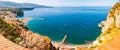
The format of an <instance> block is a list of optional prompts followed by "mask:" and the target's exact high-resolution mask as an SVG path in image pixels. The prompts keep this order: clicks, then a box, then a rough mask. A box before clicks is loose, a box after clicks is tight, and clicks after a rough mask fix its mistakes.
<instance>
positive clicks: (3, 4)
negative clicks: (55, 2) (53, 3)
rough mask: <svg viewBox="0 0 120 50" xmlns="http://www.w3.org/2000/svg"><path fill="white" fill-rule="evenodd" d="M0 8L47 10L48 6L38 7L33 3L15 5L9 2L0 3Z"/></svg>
mask: <svg viewBox="0 0 120 50" xmlns="http://www.w3.org/2000/svg"><path fill="white" fill-rule="evenodd" d="M0 7H13V8H49V7H50V6H44V5H38V4H33V3H16V2H10V1H0Z"/></svg>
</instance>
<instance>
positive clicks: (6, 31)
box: [0, 11, 55, 50]
mask: <svg viewBox="0 0 120 50" xmlns="http://www.w3.org/2000/svg"><path fill="white" fill-rule="evenodd" d="M0 35H3V36H4V37H6V38H7V39H9V40H11V41H13V42H14V43H17V44H18V45H20V46H23V47H26V48H30V49H32V50H55V48H54V46H53V45H52V44H51V41H50V39H49V38H48V37H45V36H41V35H39V34H37V33H33V32H31V31H30V30H29V29H27V27H26V26H25V25H24V24H23V23H22V22H20V21H18V20H17V19H16V14H14V13H12V12H11V11H0Z"/></svg>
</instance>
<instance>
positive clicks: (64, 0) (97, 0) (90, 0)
mask: <svg viewBox="0 0 120 50" xmlns="http://www.w3.org/2000/svg"><path fill="white" fill-rule="evenodd" d="M0 1H13V2H19V3H35V4H39V5H47V6H112V5H113V4H115V3H116V2H118V1H119V0H0Z"/></svg>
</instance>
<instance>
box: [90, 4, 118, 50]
mask: <svg viewBox="0 0 120 50" xmlns="http://www.w3.org/2000/svg"><path fill="white" fill-rule="evenodd" d="M100 26H101V27H102V31H101V32H102V33H101V35H100V36H99V37H98V38H97V40H95V41H94V42H93V44H92V45H90V47H89V48H90V49H91V48H92V50H95V49H96V50H120V49H119V46H120V43H117V42H119V40H120V39H118V38H119V35H120V2H118V3H116V4H115V5H114V6H113V8H111V9H110V12H109V13H108V16H107V19H106V20H105V21H102V22H101V24H100ZM116 39H117V40H116ZM115 41H116V42H115ZM114 43H115V44H114Z"/></svg>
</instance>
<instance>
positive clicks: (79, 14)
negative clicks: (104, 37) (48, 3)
mask: <svg viewBox="0 0 120 50" xmlns="http://www.w3.org/2000/svg"><path fill="white" fill-rule="evenodd" d="M109 9H110V7H69V8H37V9H35V10H31V11H24V13H25V15H24V17H32V18H41V17H43V18H46V20H31V21H29V22H28V23H27V26H28V27H29V29H30V30H32V31H33V32H36V33H39V34H41V35H46V36H49V37H50V38H51V39H52V40H53V41H61V40H62V38H63V37H64V35H66V34H67V35H68V38H67V43H71V44H84V43H86V42H85V40H87V41H93V40H95V39H96V37H97V36H99V34H100V32H101V28H99V27H98V23H100V22H101V21H102V20H105V18H106V16H107V13H108V11H109Z"/></svg>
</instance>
